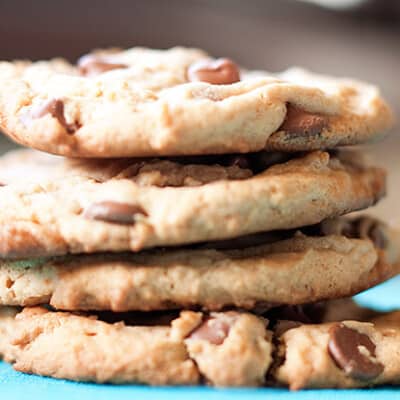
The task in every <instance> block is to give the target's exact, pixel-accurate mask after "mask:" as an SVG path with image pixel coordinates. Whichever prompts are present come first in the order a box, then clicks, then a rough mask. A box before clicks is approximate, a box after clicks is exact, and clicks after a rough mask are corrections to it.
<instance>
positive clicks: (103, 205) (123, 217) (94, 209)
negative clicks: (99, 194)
mask: <svg viewBox="0 0 400 400" xmlns="http://www.w3.org/2000/svg"><path fill="white" fill-rule="evenodd" d="M137 215H145V216H147V215H148V214H147V213H146V211H145V210H144V209H143V208H142V207H140V206H137V205H134V204H127V203H118V202H115V201H100V202H98V203H93V204H92V205H91V206H90V207H88V208H87V209H86V210H85V211H84V213H83V216H84V217H85V218H88V219H94V220H98V221H105V222H114V223H117V224H133V223H134V222H135V220H136V216H137Z"/></svg>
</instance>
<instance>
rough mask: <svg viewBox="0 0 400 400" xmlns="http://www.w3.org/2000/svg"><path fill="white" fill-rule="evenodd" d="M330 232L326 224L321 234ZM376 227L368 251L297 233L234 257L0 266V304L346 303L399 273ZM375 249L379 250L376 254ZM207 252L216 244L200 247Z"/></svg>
mask: <svg viewBox="0 0 400 400" xmlns="http://www.w3.org/2000/svg"><path fill="white" fill-rule="evenodd" d="M364 219H366V218H364ZM357 223H358V220H356V221H353V223H352V224H353V225H357ZM338 224H339V223H338ZM332 225H333V223H332V222H331V221H330V222H329V228H331V226H332ZM341 225H343V226H344V225H346V226H350V225H351V224H350V223H348V222H346V224H345V223H344V222H343V223H341ZM323 227H324V224H323V225H322V228H323ZM320 228H321V227H320ZM311 229H312V230H313V231H316V230H317V228H316V227H313V228H308V230H311ZM377 229H379V230H380V234H379V237H380V238H381V237H384V239H379V240H377V239H376V238H375V239H374V240H375V241H376V244H374V242H372V240H369V239H368V238H364V239H359V238H358V239H356V238H346V237H345V236H342V235H337V234H336V235H326V236H306V235H304V234H302V233H301V232H297V233H291V237H287V238H286V239H284V240H282V239H280V240H276V239H275V241H272V242H270V243H266V244H263V245H258V246H254V247H245V248H242V249H236V248H235V247H237V242H235V241H234V242H233V243H234V244H233V247H234V248H235V249H229V248H222V249H220V250H216V249H184V250H158V251H156V250H154V251H149V252H145V253H139V254H132V253H130V254H129V253H124V254H110V253H108V254H99V255H86V256H83V255H72V256H65V257H52V258H39V259H30V260H22V261H11V260H9V261H7V260H1V261H0V304H2V305H19V306H32V305H39V304H45V303H49V304H50V305H51V306H53V307H55V308H56V309H63V310H113V311H119V312H121V311H130V310H142V311H149V310H162V309H174V308H193V307H201V308H203V309H208V310H221V309H223V308H226V307H232V306H235V307H241V308H244V309H254V308H258V307H263V308H269V307H274V306H277V305H279V304H303V303H309V302H314V301H321V300H325V299H330V298H338V297H345V296H351V295H354V294H356V293H358V292H360V291H362V290H365V289H367V288H369V287H371V286H374V285H376V284H378V283H380V282H382V281H383V280H385V279H388V278H389V277H391V276H393V275H394V274H396V273H397V272H399V268H398V267H396V266H395V265H394V264H395V262H396V261H397V260H398V259H399V251H398V248H397V246H396V245H395V244H393V241H392V240H391V239H390V237H389V236H388V235H387V233H385V231H384V227H383V225H381V227H380V228H377ZM376 232H377V230H375V233H376ZM346 233H347V234H348V232H346ZM282 235H283V233H282ZM288 235H289V233H286V236H288ZM352 236H354V237H355V236H356V235H355V234H354V235H352ZM269 239H270V240H273V238H269ZM383 242H384V243H385V245H384V246H385V247H384V248H381V247H377V246H381V244H382V243H383ZM228 244H229V243H228V242H225V243H224V246H225V247H227V246H228ZM216 245H221V243H215V244H210V245H209V246H216ZM231 247H232V243H231Z"/></svg>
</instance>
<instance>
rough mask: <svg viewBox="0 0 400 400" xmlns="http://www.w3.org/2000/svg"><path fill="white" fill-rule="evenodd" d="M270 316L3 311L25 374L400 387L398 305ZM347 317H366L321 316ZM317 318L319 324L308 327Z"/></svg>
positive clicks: (0, 341) (12, 351)
mask: <svg viewBox="0 0 400 400" xmlns="http://www.w3.org/2000/svg"><path fill="white" fill-rule="evenodd" d="M266 315H267V317H268V318H271V321H268V320H267V319H265V318H263V317H261V316H258V315H255V314H250V313H248V312H241V311H227V312H219V313H211V314H205V313H200V312H192V311H183V312H181V313H180V314H179V315H177V314H176V313H173V312H171V313H150V314H149V313H123V314H115V313H110V312H106V313H100V314H99V315H96V316H94V315H85V314H72V313H68V312H55V311H50V310H48V309H46V308H42V307H33V308H25V309H24V310H23V311H22V312H20V313H18V310H17V309H13V308H3V309H1V310H0V353H3V355H4V358H5V360H6V361H8V362H11V363H13V364H14V368H15V369H16V370H18V371H22V372H26V373H33V374H38V375H45V376H51V377H55V378H64V379H70V380H76V381H93V382H111V383H128V382H140V383H147V384H151V385H182V384H186V385H194V384H200V383H207V384H210V385H215V386H261V385H268V384H271V385H274V386H275V385H284V386H289V387H290V388H291V389H295V390H297V389H302V388H353V387H365V386H374V385H382V384H398V383H400V361H399V360H400V311H398V312H392V313H388V314H378V313H376V312H373V311H371V310H368V309H362V308H360V307H358V306H356V305H355V304H354V303H352V302H351V300H349V299H345V300H340V301H331V302H327V303H325V304H323V305H321V304H319V305H308V306H303V307H299V306H294V307H287V306H286V307H283V308H281V309H280V310H273V311H271V310H270V311H268V313H267V314H266ZM340 317H345V318H347V317H348V318H350V319H353V317H354V318H357V319H359V320H360V321H354V320H346V321H336V322H324V321H326V320H330V321H335V318H340ZM288 318H290V319H291V320H288ZM122 319H123V320H122ZM312 320H314V321H321V323H318V324H306V323H304V322H309V321H312ZM362 321H364V322H362ZM268 325H269V327H268V329H267V326H268Z"/></svg>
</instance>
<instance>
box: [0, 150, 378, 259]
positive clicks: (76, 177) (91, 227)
mask: <svg viewBox="0 0 400 400" xmlns="http://www.w3.org/2000/svg"><path fill="white" fill-rule="evenodd" d="M14 154H15V157H14V156H12V155H11V156H6V157H5V158H4V159H3V161H4V163H5V166H4V168H3V167H2V161H1V160H0V182H2V184H3V185H4V186H2V187H0V191H1V196H0V255H1V256H2V257H3V258H27V257H36V256H49V255H50V256H52V255H62V254H66V253H93V252H102V251H113V252H119V251H139V250H142V249H144V248H150V247H157V246H173V245H183V244H189V243H195V242H205V241H210V240H221V239H229V238H234V237H238V236H242V235H247V234H251V233H256V232H262V231H272V230H279V229H291V228H296V227H300V226H305V225H311V224H315V223H318V222H320V221H322V220H323V219H326V218H328V217H334V216H338V215H341V214H344V213H347V212H350V211H352V210H357V209H362V208H366V207H368V206H370V205H372V204H374V203H375V202H376V201H377V200H378V199H380V198H381V197H382V196H383V195H384V192H385V173H384V171H382V170H381V169H379V168H374V167H367V166H364V165H362V164H357V162H356V160H355V159H354V158H353V159H351V160H347V159H346V158H343V159H342V160H341V156H340V155H339V156H334V155H330V154H329V153H327V152H320V151H317V152H312V153H308V154H301V155H293V156H292V157H289V159H288V157H287V155H285V154H283V155H282V154H277V153H258V154H252V155H248V156H238V157H236V156H228V157H226V158H224V157H223V158H218V157H217V158H213V157H212V158H211V159H210V158H207V157H206V158H203V159H200V160H199V159H197V158H196V159H193V158H184V159H175V160H147V161H143V160H140V161H138V160H134V159H133V160H132V159H118V160H100V161H99V160H87V161H85V160H65V159H63V158H57V157H52V156H46V155H38V156H36V155H34V152H33V151H32V152H23V153H18V152H17V153H14ZM30 154H32V157H31V156H30ZM21 157H22V158H23V157H25V160H26V161H25V162H24V163H23V166H24V171H25V175H24V174H21V173H20V171H21ZM282 157H283V158H282ZM13 159H14V160H15V164H13V161H12V160H13ZM40 160H45V161H43V162H42V161H40ZM46 160H51V161H49V162H47V161H46ZM43 163H44V166H43ZM14 167H15V171H17V172H15V173H14ZM18 171H19V172H18ZM29 179H31V181H29Z"/></svg>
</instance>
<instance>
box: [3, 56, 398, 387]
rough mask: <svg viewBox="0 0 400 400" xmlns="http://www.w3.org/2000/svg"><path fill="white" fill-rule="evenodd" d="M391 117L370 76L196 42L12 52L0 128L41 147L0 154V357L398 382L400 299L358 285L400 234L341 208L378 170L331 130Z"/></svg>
mask: <svg viewBox="0 0 400 400" xmlns="http://www.w3.org/2000/svg"><path fill="white" fill-rule="evenodd" d="M391 121H392V117H391V112H390V110H389V108H388V107H387V105H386V104H385V102H384V101H383V100H382V98H381V97H380V95H379V92H378V91H377V89H376V88H374V87H373V86H370V85H367V84H364V83H361V82H356V81H352V80H345V79H334V78H328V77H324V76H319V75H315V74H311V73H308V72H305V71H303V70H299V69H291V70H288V71H286V72H284V73H281V74H276V75H271V74H269V73H266V72H262V71H248V70H244V69H240V68H239V67H238V66H237V65H236V64H235V63H234V62H233V61H231V60H228V59H212V58H211V57H210V56H209V55H207V54H206V53H204V52H203V51H200V50H194V49H184V48H174V49H171V50H163V51H160V50H149V49H143V48H134V49H131V50H127V51H117V50H115V51H97V52H94V53H92V54H89V55H86V56H84V57H82V58H81V59H80V60H79V62H78V64H77V65H71V64H69V63H67V62H65V61H62V60H59V59H57V60H53V61H49V62H36V63H29V62H13V63H7V62H4V63H1V64H0V127H1V129H2V130H3V131H4V133H6V134H7V135H9V136H10V137H11V138H13V139H14V140H15V141H16V142H18V143H20V144H23V145H26V146H28V147H31V148H33V149H36V150H33V149H31V150H18V151H15V152H12V153H10V154H8V155H5V156H3V157H2V158H1V159H0V182H1V183H2V187H1V192H2V193H1V197H0V220H1V225H0V255H1V260H0V303H1V305H2V306H4V307H3V308H2V311H1V314H0V352H1V353H2V354H3V357H4V359H5V360H6V361H9V362H11V363H13V364H14V367H15V368H16V369H17V370H19V371H23V372H27V373H35V374H40V375H47V376H53V377H56V378H66V379H72V380H80V381H81V380H82V381H95V382H113V383H124V382H144V383H148V384H153V385H158V384H163V385H164V384H171V385H176V384H198V383H200V382H207V383H209V384H211V385H218V386H240V385H245V386H251V385H265V384H267V383H268V384H271V385H276V384H279V385H282V384H283V385H289V386H290V387H291V388H302V387H334V386H339V387H342V386H343V387H356V386H368V385H372V384H382V383H394V382H396V381H399V380H400V368H398V367H397V365H394V364H393V363H391V362H390V356H391V353H392V352H393V349H395V351H397V352H400V329H399V328H398V325H397V327H396V328H393V327H394V326H396V321H399V323H400V317H399V315H398V314H396V313H395V314H390V315H389V316H387V315H385V316H376V315H375V314H374V313H372V312H369V311H368V310H361V309H359V308H358V307H357V306H355V305H354V304H353V303H352V302H351V300H349V299H348V298H349V297H350V296H352V295H354V294H356V293H358V292H360V291H362V290H365V289H367V288H369V287H372V286H374V285H376V284H378V283H380V282H382V281H384V280H386V279H388V278H390V277H392V276H393V275H395V274H396V272H397V269H396V262H397V260H398V248H397V247H396V243H395V241H396V237H397V236H396V233H395V232H393V231H391V230H390V229H389V228H388V227H387V226H385V225H384V224H383V223H381V222H379V221H376V220H374V219H372V218H369V217H365V216H364V217H363V216H361V217H360V216H357V217H353V218H347V217H341V216H342V215H343V214H347V213H350V212H352V211H356V210H361V209H365V208H367V207H369V206H372V205H373V204H375V203H376V202H377V201H378V200H379V199H381V198H382V197H383V195H384V194H385V172H384V171H383V170H382V169H380V168H376V167H373V166H368V165H367V164H366V163H365V162H364V161H362V158H361V157H360V156H359V155H357V154H355V153H349V152H348V151H346V152H344V151H343V150H337V149H336V148H337V147H338V146H343V145H352V144H360V143H364V142H367V141H371V140H375V139H377V138H379V137H380V136H381V135H382V133H383V132H384V131H385V130H387V129H388V128H389V126H390V125H391ZM327 149H328V150H327ZM37 150H42V151H45V152H49V153H54V154H56V155H57V156H56V155H49V154H45V153H41V152H39V151H37ZM60 156H63V157H60ZM333 299H342V300H333ZM21 308H23V309H21ZM345 319H356V320H358V322H354V321H352V322H341V321H343V320H345ZM369 320H371V321H372V320H373V321H375V324H371V323H368V322H363V321H369ZM332 321H333V322H332ZM335 321H336V322H335ZM360 321H361V322H360ZM310 323H314V324H311V325H310ZM389 327H390V328H391V330H390V332H391V334H390V335H388V334H387V332H388V329H389Z"/></svg>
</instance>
